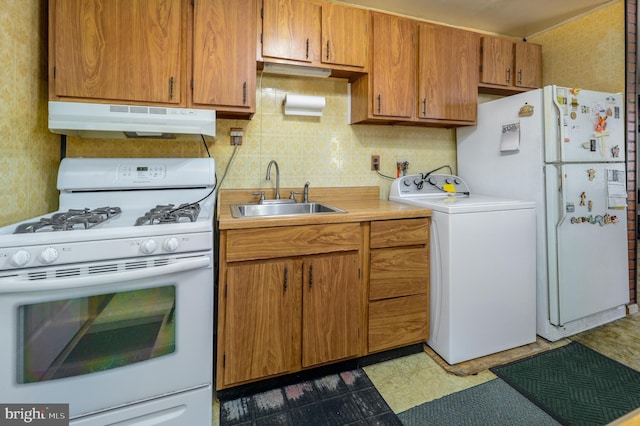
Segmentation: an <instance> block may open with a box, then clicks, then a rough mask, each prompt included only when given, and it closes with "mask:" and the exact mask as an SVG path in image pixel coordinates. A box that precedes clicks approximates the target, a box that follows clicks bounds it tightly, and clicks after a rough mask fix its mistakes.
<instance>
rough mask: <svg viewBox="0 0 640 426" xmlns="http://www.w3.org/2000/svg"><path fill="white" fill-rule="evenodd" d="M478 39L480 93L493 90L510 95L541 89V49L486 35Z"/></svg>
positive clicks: (530, 44)
mask: <svg viewBox="0 0 640 426" xmlns="http://www.w3.org/2000/svg"><path fill="white" fill-rule="evenodd" d="M481 39H482V40H481V46H482V47H481V54H480V62H481V66H480V84H479V85H480V89H481V91H483V88H485V89H486V88H488V89H491V88H492V87H493V88H496V89H498V90H499V89H500V88H502V89H503V90H504V92H503V93H502V94H509V93H517V92H523V91H526V90H529V89H533V88H539V87H542V46H540V45H539V44H533V43H527V42H522V41H513V40H509V39H505V38H501V37H494V36H486V35H483V36H482V37H481ZM484 91H488V92H489V93H491V91H490V90H484ZM509 91H510V92H509ZM496 93H499V92H496Z"/></svg>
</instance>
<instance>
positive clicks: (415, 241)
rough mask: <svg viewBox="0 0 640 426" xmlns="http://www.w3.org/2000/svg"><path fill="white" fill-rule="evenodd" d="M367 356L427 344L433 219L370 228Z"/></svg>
mask: <svg viewBox="0 0 640 426" xmlns="http://www.w3.org/2000/svg"><path fill="white" fill-rule="evenodd" d="M370 241H371V253H370V262H369V305H368V307H369V311H368V312H369V314H368V339H367V341H368V344H367V348H368V352H369V353H373V352H379V351H384V350H388V349H393V348H397V347H401V346H406V345H410V344H414V343H419V342H423V341H426V340H427V339H428V338H429V219H428V218H420V219H403V220H385V221H376V222H372V223H371V236H370Z"/></svg>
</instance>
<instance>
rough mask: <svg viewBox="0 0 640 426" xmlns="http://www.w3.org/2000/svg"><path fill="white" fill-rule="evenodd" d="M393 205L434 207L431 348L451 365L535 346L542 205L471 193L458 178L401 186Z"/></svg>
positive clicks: (421, 178) (435, 177)
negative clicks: (538, 217) (538, 212)
mask: <svg viewBox="0 0 640 426" xmlns="http://www.w3.org/2000/svg"><path fill="white" fill-rule="evenodd" d="M389 200H391V201H396V202H399V203H406V204H412V205H416V206H421V207H426V208H430V209H432V211H433V214H432V217H431V242H430V258H431V260H430V262H431V263H430V271H431V282H430V299H431V301H430V334H429V341H428V344H429V346H430V347H431V348H432V349H433V350H434V351H436V352H437V353H438V354H439V355H440V356H441V357H442V358H444V360H446V361H447V362H448V363H449V364H456V363H459V362H462V361H467V360H470V359H473V358H478V357H481V356H485V355H489V354H493V353H496V352H500V351H503V350H506V349H511V348H515V347H518V346H522V345H526V344H529V343H532V342H534V341H535V340H536V233H535V231H536V229H535V228H536V221H535V203H534V202H530V201H526V202H525V201H518V200H511V199H505V198H498V197H493V196H487V195H476V194H470V193H469V188H468V186H467V184H466V183H465V182H464V181H463V180H462V179H461V178H460V177H458V176H454V175H444V174H430V175H426V176H425V175H422V174H418V175H409V176H404V177H401V178H398V179H396V180H395V181H394V182H393V183H392V185H391V190H390V194H389Z"/></svg>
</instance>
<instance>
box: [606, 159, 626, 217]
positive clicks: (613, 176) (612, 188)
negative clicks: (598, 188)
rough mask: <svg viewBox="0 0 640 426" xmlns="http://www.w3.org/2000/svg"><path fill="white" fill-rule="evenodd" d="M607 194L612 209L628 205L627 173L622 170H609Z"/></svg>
mask: <svg viewBox="0 0 640 426" xmlns="http://www.w3.org/2000/svg"><path fill="white" fill-rule="evenodd" d="M607 196H608V207H609V208H610V209H624V208H625V207H626V206H627V188H626V185H625V173H624V171H622V170H614V169H608V170H607Z"/></svg>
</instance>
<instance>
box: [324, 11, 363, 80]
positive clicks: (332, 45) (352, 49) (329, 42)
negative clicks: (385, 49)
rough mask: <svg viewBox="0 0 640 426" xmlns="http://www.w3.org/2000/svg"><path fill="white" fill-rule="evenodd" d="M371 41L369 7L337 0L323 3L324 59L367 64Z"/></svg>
mask: <svg viewBox="0 0 640 426" xmlns="http://www.w3.org/2000/svg"><path fill="white" fill-rule="evenodd" d="M368 44H369V12H368V11H367V10H366V9H358V8H355V7H348V6H342V5H339V4H337V3H330V4H323V5H322V56H321V60H322V62H324V63H327V64H337V65H349V66H354V67H360V68H366V67H367V61H368V58H369V56H368V49H367V47H368Z"/></svg>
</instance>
